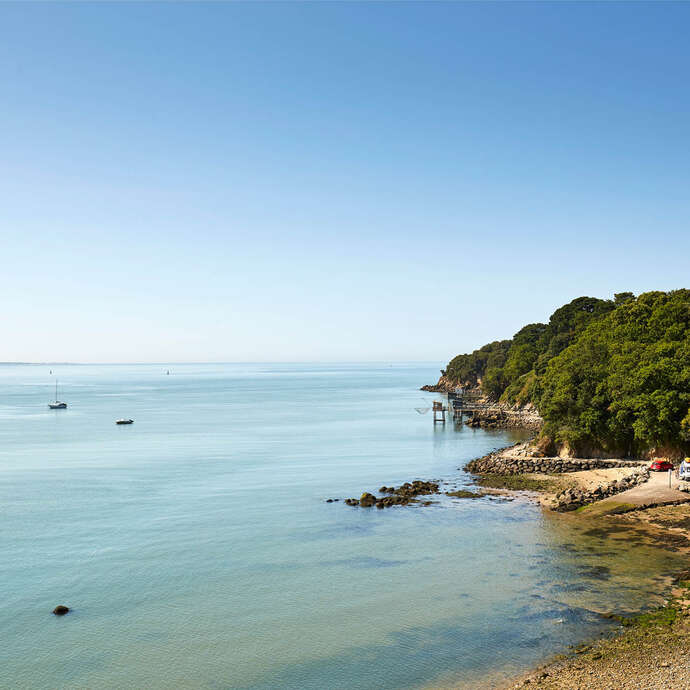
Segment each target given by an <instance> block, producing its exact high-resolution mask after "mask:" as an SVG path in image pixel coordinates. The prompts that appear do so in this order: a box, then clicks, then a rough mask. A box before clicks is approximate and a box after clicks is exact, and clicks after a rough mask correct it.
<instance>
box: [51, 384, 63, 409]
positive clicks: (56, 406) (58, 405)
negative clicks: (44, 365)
mask: <svg viewBox="0 0 690 690" xmlns="http://www.w3.org/2000/svg"><path fill="white" fill-rule="evenodd" d="M57 384H58V382H57V379H55V402H52V403H48V407H49V408H50V409H51V410H64V409H66V408H67V403H66V402H60V401H59V400H58V397H57Z"/></svg>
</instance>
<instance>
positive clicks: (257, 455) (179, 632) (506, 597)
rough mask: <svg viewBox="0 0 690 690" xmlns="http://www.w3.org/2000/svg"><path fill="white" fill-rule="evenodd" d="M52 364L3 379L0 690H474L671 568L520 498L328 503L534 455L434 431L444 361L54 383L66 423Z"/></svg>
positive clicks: (85, 373) (244, 368)
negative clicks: (496, 456)
mask: <svg viewBox="0 0 690 690" xmlns="http://www.w3.org/2000/svg"><path fill="white" fill-rule="evenodd" d="M48 369H49V367H47V366H38V365H36V366H14V365H12V366H10V365H4V366H0V386H1V390H2V396H0V449H1V451H0V553H1V558H0V639H2V645H0V686H2V687H12V688H63V687H64V688H122V687H142V688H143V687H147V688H173V687H174V688H295V689H300V690H301V689H306V688H315V689H316V688H318V689H322V688H345V687H347V688H407V687H422V686H425V685H443V686H445V685H453V686H456V687H463V686H466V687H476V686H477V685H478V683H479V679H480V678H485V677H486V674H487V673H488V672H489V671H491V673H494V674H498V675H499V676H500V675H502V674H507V673H512V672H515V671H519V670H521V669H523V668H524V667H525V666H527V665H530V664H532V663H534V661H536V660H538V659H541V658H543V657H544V656H545V655H547V654H550V653H552V652H554V651H561V650H563V648H564V647H565V646H566V645H567V644H569V643H572V642H575V641H577V640H579V639H581V638H583V637H585V636H587V635H590V634H596V632H597V631H598V630H600V629H602V625H603V624H602V622H601V620H600V618H599V617H598V616H596V615H595V614H593V613H592V612H591V611H592V610H612V609H616V608H631V607H632V608H634V607H635V606H637V605H639V604H641V603H642V602H646V601H647V598H648V595H647V592H648V590H649V588H650V582H651V579H650V578H651V577H652V576H659V574H660V573H662V574H663V572H664V570H671V569H672V567H673V563H671V562H668V561H663V562H662V561H661V560H660V558H661V557H659V556H658V555H657V554H655V553H654V552H653V551H651V550H650V551H649V552H647V551H645V547H644V546H643V545H640V546H637V547H636V548H635V549H631V548H630V546H629V544H626V543H625V542H621V544H620V546H619V547H615V548H612V547H611V544H610V543H609V542H606V541H604V540H602V539H600V538H598V537H595V536H590V535H588V534H587V533H586V530H580V531H577V530H574V529H572V528H570V527H568V525H567V523H564V522H562V521H558V520H556V519H554V518H551V517H549V518H545V517H544V516H542V513H541V511H540V509H539V508H538V507H537V506H535V505H533V504H531V503H527V502H525V501H524V500H516V501H505V500H502V499H497V498H482V499H478V500H464V501H463V500H454V499H450V498H447V497H443V498H437V499H436V501H437V502H436V503H435V504H434V505H432V506H429V507H407V508H399V507H398V508H392V509H386V510H376V509H360V508H351V507H348V506H345V505H343V503H342V502H338V503H332V504H329V503H326V502H325V499H326V498H330V497H333V498H335V497H339V498H341V499H342V498H344V497H348V496H359V494H361V493H362V491H363V490H373V489H376V488H378V487H379V486H380V485H381V484H399V483H401V482H404V481H407V480H411V479H415V478H422V479H431V478H437V479H449V480H451V482H452V486H463V485H469V481H470V480H469V478H468V477H467V476H466V475H464V473H462V472H461V471H459V470H458V467H460V466H461V465H462V464H463V463H464V462H466V461H467V460H469V459H471V458H473V457H476V456H478V455H482V454H484V453H486V452H488V451H490V450H491V449H493V448H496V447H498V446H502V445H506V444H507V443H510V442H512V441H513V440H515V439H516V438H518V436H516V435H513V434H510V433H507V432H486V431H482V430H471V429H469V428H460V429H455V428H453V425H452V424H448V425H446V426H445V428H442V427H440V426H437V427H436V428H434V426H433V424H432V421H431V413H429V414H426V415H420V414H417V413H416V412H415V410H414V408H415V407H417V406H422V405H424V401H423V398H426V399H427V400H431V399H432V398H433V396H431V395H429V394H424V393H421V392H420V391H419V390H418V388H419V386H420V385H421V384H423V383H427V382H429V381H433V380H434V378H435V376H436V374H437V372H438V367H437V366H436V365H418V364H415V365H395V366H390V365H287V364H284V365H265V364H262V365H137V366H130V365H127V366H125V365H108V366H95V365H93V366H92V365H88V366H87V365H82V366H66V365H58V366H52V369H53V370H54V372H55V373H56V374H57V375H58V377H59V379H60V387H61V390H60V398H61V399H64V400H66V401H67V402H68V403H69V408H68V409H67V410H56V411H53V410H48V408H47V402H48V401H49V400H52V398H53V385H54V379H53V378H52V377H51V376H49V373H48ZM166 369H170V370H171V375H169V376H166V375H165V370H166ZM123 416H127V417H132V418H134V420H135V423H134V424H133V425H132V426H129V427H122V426H116V425H115V424H114V421H115V419H117V418H119V417H123ZM60 603H63V604H67V605H68V606H70V607H72V608H73V611H72V612H71V613H70V614H69V615H67V616H65V617H63V618H57V617H55V616H52V615H51V614H50V611H51V610H52V609H53V607H54V606H55V605H57V604H60ZM492 677H493V676H492Z"/></svg>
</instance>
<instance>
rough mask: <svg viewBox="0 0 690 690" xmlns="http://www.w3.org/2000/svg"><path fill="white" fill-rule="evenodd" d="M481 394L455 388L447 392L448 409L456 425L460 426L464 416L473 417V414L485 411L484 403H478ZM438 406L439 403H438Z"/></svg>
mask: <svg viewBox="0 0 690 690" xmlns="http://www.w3.org/2000/svg"><path fill="white" fill-rule="evenodd" d="M480 398H481V393H477V392H474V391H472V392H468V391H466V390H464V389H463V388H456V389H455V390H454V391H449V392H448V409H449V411H450V413H451V415H452V416H453V421H454V422H455V423H456V424H462V419H463V417H464V416H467V417H473V416H474V414H475V412H479V411H481V410H485V409H487V407H488V405H487V404H486V403H481V402H479V400H480ZM439 404H440V403H439Z"/></svg>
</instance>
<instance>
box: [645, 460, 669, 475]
mask: <svg viewBox="0 0 690 690" xmlns="http://www.w3.org/2000/svg"><path fill="white" fill-rule="evenodd" d="M649 469H650V470H651V471H652V472H668V470H672V469H673V463H671V462H668V461H667V460H655V461H654V462H653V463H652V464H651V465H650V466H649Z"/></svg>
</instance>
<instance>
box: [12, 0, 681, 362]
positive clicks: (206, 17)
mask: <svg viewBox="0 0 690 690" xmlns="http://www.w3.org/2000/svg"><path fill="white" fill-rule="evenodd" d="M689 21H690V5H688V4H653V3H635V4H628V3H626V4H623V3H616V4H599V5H594V4H588V3H587V4H577V3H558V4H542V3H534V4H532V3H516V4H507V3H497V4H488V3H481V4H480V3H472V4H447V3H440V4H429V3H423V4H408V3H401V4H397V3H376V4H363V3H356V4H346V3H333V4H331V3H325V4H287V3H285V4H281V3H278V4H249V3H246V4H214V3H212V4H200V3H189V4H156V3H153V4H146V3H136V4H130V3H127V4H107V3H96V4H64V5H63V4H52V3H51V4H44V3H39V4H27V3H14V4H12V3H3V4H0V38H1V40H0V58H1V59H0V75H1V78H2V83H3V86H4V89H3V93H4V99H3V100H4V102H3V107H2V108H1V109H0V137H1V140H2V150H3V156H2V159H1V160H0V170H1V174H2V178H3V184H2V186H1V187H0V205H1V207H2V211H1V213H0V236H1V240H0V252H1V253H0V256H2V271H1V272H0V275H1V281H2V282H1V285H2V290H3V296H4V300H3V306H4V310H3V313H4V324H3V325H4V337H3V344H2V347H1V348H0V360H2V361H22V362H51V361H52V362H79V363H82V362H83V363H88V362H183V361H193V362H201V361H216V362H237V361H251V362H261V361H267V362H268V361H273V362H276V361H298V362H299V361H412V360H417V361H437V360H438V361H442V362H445V361H448V359H449V358H450V357H452V356H454V355H455V354H458V353H459V352H466V351H471V350H473V349H474V348H476V347H478V346H480V345H482V344H484V343H486V342H488V341H492V340H498V339H503V338H509V337H511V336H512V335H513V334H514V333H515V332H516V331H517V330H518V329H519V328H520V327H522V326H523V325H525V324H527V323H530V322H535V321H545V320H547V319H548V317H549V315H550V314H551V313H552V312H553V311H554V309H556V308H558V307H559V306H561V305H562V304H564V303H566V302H568V301H570V300H572V299H574V298H575V297H579V296H581V295H590V296H594V297H601V298H611V297H613V294H614V293H616V292H623V291H632V292H635V293H636V294H639V293H640V292H644V291H648V290H669V289H676V288H683V287H690V285H689V284H688V282H689V281H688V278H687V276H688V259H687V257H688V254H689V250H690V233H688V221H689V220H690V196H689V195H688V193H687V190H688V188H690V185H689V183H690V179H689V177H690V168H689V166H688V152H689V150H690V148H689V144H690V131H689V130H688V126H687V123H688V116H689V115H690V93H688V90H687V88H685V83H686V81H687V74H688V71H689V68H690V59H689V55H690V51H688V47H687V27H688V25H689Z"/></svg>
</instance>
